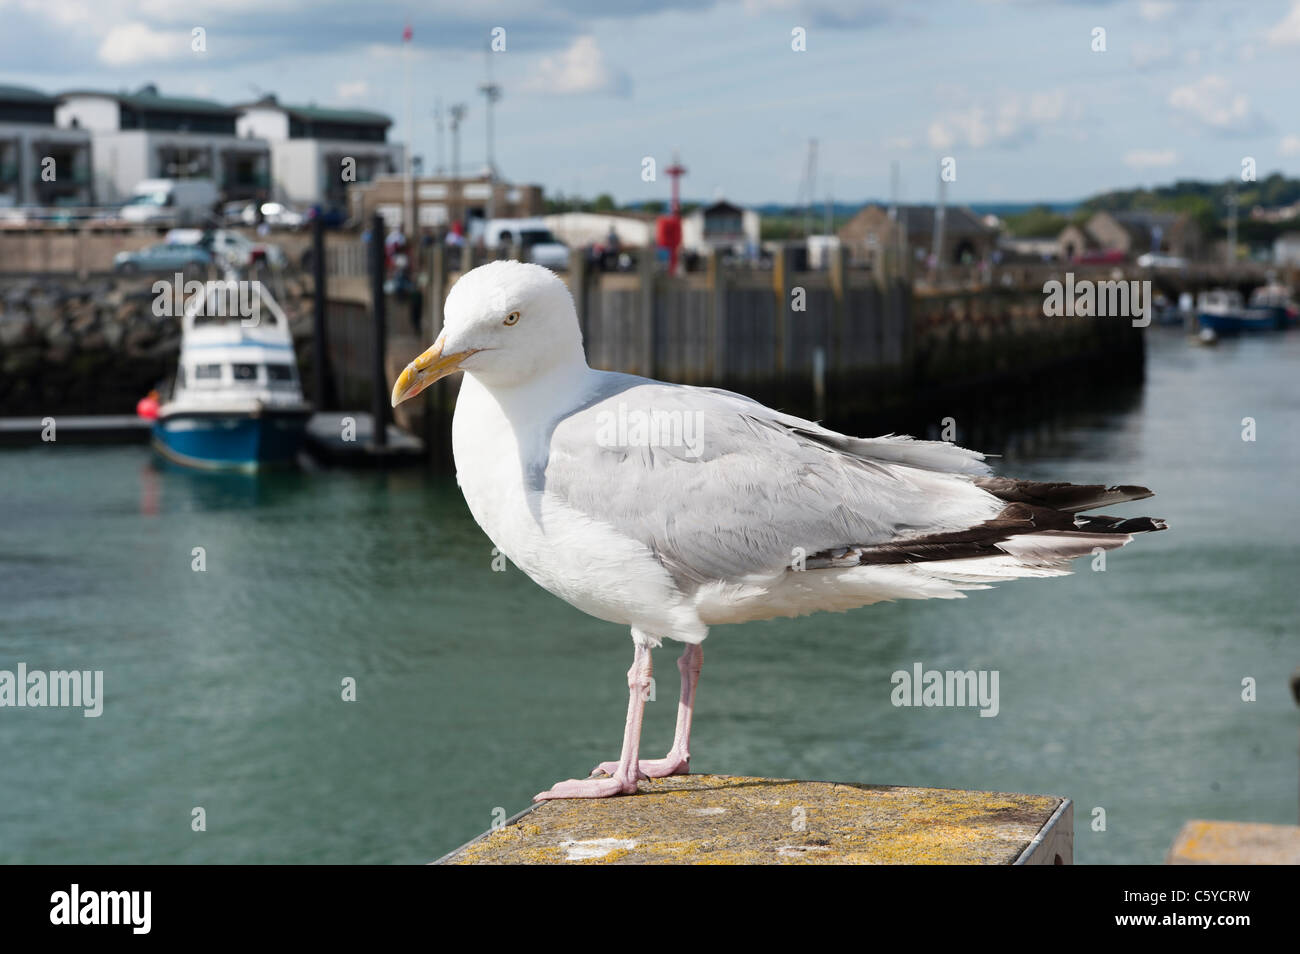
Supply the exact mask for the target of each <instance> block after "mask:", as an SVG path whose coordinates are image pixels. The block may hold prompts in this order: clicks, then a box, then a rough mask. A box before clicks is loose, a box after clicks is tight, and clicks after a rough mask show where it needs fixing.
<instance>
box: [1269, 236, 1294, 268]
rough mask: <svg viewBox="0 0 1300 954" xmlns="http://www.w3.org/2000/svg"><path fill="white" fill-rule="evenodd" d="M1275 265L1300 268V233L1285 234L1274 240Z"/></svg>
mask: <svg viewBox="0 0 1300 954" xmlns="http://www.w3.org/2000/svg"><path fill="white" fill-rule="evenodd" d="M1273 264H1274V265H1296V266H1300V232H1283V233H1282V234H1281V235H1279V236H1278V237H1277V238H1276V239H1274V240H1273Z"/></svg>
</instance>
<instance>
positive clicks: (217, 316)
mask: <svg viewBox="0 0 1300 954" xmlns="http://www.w3.org/2000/svg"><path fill="white" fill-rule="evenodd" d="M241 286H242V287H241ZM249 286H251V287H252V289H253V294H255V295H258V296H260V298H259V299H258V303H257V305H256V306H255V307H254V309H253V311H252V314H253V315H254V317H255V320H254V319H253V318H249V317H247V316H248V315H249V309H248V308H247V307H246V306H247V305H248V304H250V302H249V301H248V300H244V301H243V303H242V304H243V306H244V307H227V305H228V303H231V302H238V301H239V299H237V298H236V296H238V295H240V294H243V295H244V296H246V298H247V296H248V291H249ZM148 411H149V416H151V417H153V418H154V424H153V445H154V447H155V448H156V449H157V450H158V452H159V453H161V454H162V455H163V456H164V457H167V458H168V459H170V460H172V461H175V462H176V463H179V464H184V465H186V466H189V467H199V468H204V469H208V470H244V471H255V470H258V469H260V468H262V467H265V466H268V465H276V464H289V463H292V462H293V461H294V459H295V457H296V456H297V453H298V448H299V446H300V445H301V444H302V439H303V434H304V433H305V432H306V429H307V422H308V419H309V418H310V417H311V412H312V409H311V405H309V404H308V403H307V402H306V401H305V400H304V399H303V394H302V385H301V383H300V382H299V380H298V365H297V360H296V359H295V356H294V350H293V337H292V335H291V334H290V332H289V322H288V319H287V318H286V317H285V314H284V311H283V310H282V309H281V308H280V306H279V304H278V303H276V301H275V299H274V298H272V297H271V294H270V292H269V291H268V290H266V289H265V288H264V287H263V286H262V285H261V283H260V282H251V283H250V282H243V283H239V282H234V281H231V280H226V281H211V282H207V283H205V285H204V293H203V294H201V295H200V294H195V295H193V296H192V297H191V298H190V300H189V301H188V303H187V305H186V308H185V314H184V318H183V319H182V326H181V353H180V361H179V363H178V366H177V369H176V377H175V379H174V382H173V386H172V390H171V394H170V396H169V397H168V398H166V399H165V400H161V401H160V402H158V403H157V404H156V405H155V406H153V407H150V408H148Z"/></svg>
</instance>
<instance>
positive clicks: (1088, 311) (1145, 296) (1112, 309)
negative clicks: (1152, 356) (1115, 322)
mask: <svg viewBox="0 0 1300 954" xmlns="http://www.w3.org/2000/svg"><path fill="white" fill-rule="evenodd" d="M1043 294H1044V295H1045V296H1047V297H1046V298H1044V299H1043V314H1044V315H1046V316H1047V317H1048V318H1075V317H1079V318H1132V319H1133V327H1134V328H1145V327H1146V326H1147V325H1149V324H1151V282H1150V281H1131V282H1130V281H1114V282H1094V281H1091V280H1089V279H1086V278H1085V279H1083V280H1081V281H1077V282H1076V281H1075V280H1074V272H1066V273H1065V282H1064V284H1062V283H1061V282H1058V281H1056V279H1052V280H1051V281H1048V282H1044V283H1043Z"/></svg>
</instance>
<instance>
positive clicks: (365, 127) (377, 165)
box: [235, 96, 405, 208]
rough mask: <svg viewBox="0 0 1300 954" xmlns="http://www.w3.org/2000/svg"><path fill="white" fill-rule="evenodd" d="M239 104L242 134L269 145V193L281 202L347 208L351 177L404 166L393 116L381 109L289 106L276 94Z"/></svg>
mask: <svg viewBox="0 0 1300 954" xmlns="http://www.w3.org/2000/svg"><path fill="white" fill-rule="evenodd" d="M235 109H236V110H237V111H238V113H239V118H238V120H237V121H236V129H237V131H238V133H239V135H240V136H241V137H245V136H250V137H257V139H258V140H265V141H267V142H269V143H270V144H271V196H272V198H274V199H277V200H278V201H281V202H288V203H292V204H297V205H314V204H317V203H320V204H323V205H327V206H334V207H340V208H344V207H346V204H347V189H348V186H349V185H350V184H352V183H353V182H363V183H364V182H372V181H374V180H375V179H377V178H378V177H379V176H381V175H386V174H389V173H395V172H399V171H401V170H402V169H403V162H404V161H405V160H404V152H403V149H402V147H401V146H400V145H396V144H394V143H390V142H388V141H387V139H388V127H389V126H391V125H392V120H390V119H389V118H388V117H387V116H384V115H382V114H381V113H372V112H366V111H364V110H359V109H323V108H321V107H317V106H289V105H285V104H282V103H280V102H278V101H277V100H276V98H275V97H274V96H265V97H263V98H262V99H260V100H258V101H257V102H254V103H244V104H242V105H240V106H237V107H235Z"/></svg>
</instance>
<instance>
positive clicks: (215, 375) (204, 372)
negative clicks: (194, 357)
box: [194, 364, 221, 381]
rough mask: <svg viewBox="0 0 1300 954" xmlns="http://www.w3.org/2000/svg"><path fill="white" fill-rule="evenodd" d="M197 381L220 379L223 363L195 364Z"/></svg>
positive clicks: (195, 378)
mask: <svg viewBox="0 0 1300 954" xmlns="http://www.w3.org/2000/svg"><path fill="white" fill-rule="evenodd" d="M194 380H195V381H220V380H221V365H219V364H196V365H195V366H194Z"/></svg>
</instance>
